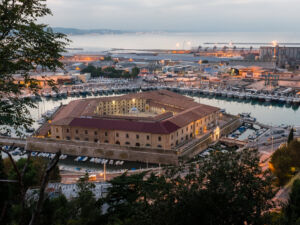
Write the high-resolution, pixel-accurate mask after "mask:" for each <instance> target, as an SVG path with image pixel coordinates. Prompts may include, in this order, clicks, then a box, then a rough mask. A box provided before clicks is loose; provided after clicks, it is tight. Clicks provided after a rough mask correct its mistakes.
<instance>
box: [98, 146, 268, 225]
mask: <svg viewBox="0 0 300 225" xmlns="http://www.w3.org/2000/svg"><path fill="white" fill-rule="evenodd" d="M258 163H259V158H258V155H257V152H256V151H249V150H246V151H244V152H231V153H216V154H214V155H212V156H211V157H209V158H206V159H205V160H204V161H203V162H201V163H199V164H197V165H191V166H188V167H186V166H185V167H183V168H180V169H178V170H177V169H174V170H170V171H168V172H167V173H166V174H164V175H161V176H154V175H153V174H151V175H150V176H149V175H147V174H146V173H141V174H138V175H132V176H129V177H128V176H126V175H123V176H121V177H118V178H116V179H114V180H113V181H111V184H112V187H111V189H110V191H109V194H108V196H107V198H106V200H105V202H107V203H108V205H109V208H108V212H107V214H106V215H104V216H105V218H106V219H105V221H107V224H245V223H246V222H247V224H263V222H264V218H263V217H262V215H263V214H264V212H266V211H267V210H268V209H269V208H270V207H271V206H272V201H271V199H272V197H273V196H274V192H273V189H272V185H271V179H272V176H271V175H270V174H263V173H262V171H261V169H260V167H259V165H258ZM262 174H263V175H262Z"/></svg>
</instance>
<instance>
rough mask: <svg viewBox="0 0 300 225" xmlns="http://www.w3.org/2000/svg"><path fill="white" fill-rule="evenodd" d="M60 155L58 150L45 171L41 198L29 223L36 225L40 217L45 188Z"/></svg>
mask: <svg viewBox="0 0 300 225" xmlns="http://www.w3.org/2000/svg"><path fill="white" fill-rule="evenodd" d="M60 155H61V151H58V152H57V153H56V155H55V157H54V158H53V159H52V160H51V161H50V162H49V163H48V165H47V169H46V171H45V173H44V176H43V180H42V184H41V188H40V194H39V200H38V202H37V204H36V207H35V210H34V212H33V214H32V217H31V220H30V223H29V225H34V224H35V223H36V221H37V220H38V217H39V215H40V212H41V210H42V206H43V203H44V197H45V189H46V187H47V185H48V181H49V177H50V173H51V171H52V170H53V169H54V168H55V166H56V165H57V163H58V161H59V157H60Z"/></svg>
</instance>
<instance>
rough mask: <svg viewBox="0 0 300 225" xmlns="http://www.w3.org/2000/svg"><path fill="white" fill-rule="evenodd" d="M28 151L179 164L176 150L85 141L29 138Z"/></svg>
mask: <svg viewBox="0 0 300 225" xmlns="http://www.w3.org/2000/svg"><path fill="white" fill-rule="evenodd" d="M26 150H30V151H37V152H49V153H55V152H57V151H58V150H61V152H62V154H67V155H73V156H88V157H99V158H107V159H116V160H128V161H140V162H148V163H160V164H174V165H177V164H178V156H177V152H176V151H174V150H162V149H150V148H135V147H125V146H118V145H110V144H97V143H89V142H84V141H64V140H52V139H42V138H28V139H27V144H26Z"/></svg>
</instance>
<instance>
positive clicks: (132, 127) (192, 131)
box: [50, 90, 221, 150]
mask: <svg viewBox="0 0 300 225" xmlns="http://www.w3.org/2000/svg"><path fill="white" fill-rule="evenodd" d="M220 116H221V113H220V110H219V108H216V107H212V106H208V105H203V104H199V103H196V102H195V101H194V100H193V99H192V98H188V97H185V96H182V95H180V94H176V93H173V92H170V91H166V90H159V91H151V92H142V93H136V94H128V95H124V96H113V97H102V98H93V99H80V100H75V101H72V102H70V103H69V104H68V105H66V106H63V107H62V108H61V109H60V110H59V112H58V113H57V114H56V115H55V117H54V118H53V120H52V121H51V123H50V127H51V131H50V138H51V139H56V140H70V141H84V142H90V143H98V144H100V143H101V144H102V143H104V144H111V145H118V146H126V147H136V148H155V149H164V150H168V149H175V148H177V147H178V146H180V145H183V144H184V143H187V142H189V141H192V140H194V139H196V138H197V137H201V136H203V135H204V134H205V133H206V132H208V131H209V130H210V131H211V130H213V129H216V128H217V126H218V120H219V117H220ZM219 135H220V134H218V132H215V133H214V137H213V139H218V138H219Z"/></svg>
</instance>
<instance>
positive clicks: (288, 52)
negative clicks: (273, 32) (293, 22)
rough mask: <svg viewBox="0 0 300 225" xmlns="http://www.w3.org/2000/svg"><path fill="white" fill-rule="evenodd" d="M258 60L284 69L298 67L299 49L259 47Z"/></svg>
mask: <svg viewBox="0 0 300 225" xmlns="http://www.w3.org/2000/svg"><path fill="white" fill-rule="evenodd" d="M260 59H261V60H264V61H274V62H276V64H277V66H280V67H285V66H286V65H288V66H293V67H297V66H299V65H300V47H285V46H278V45H277V46H275V47H266V46H263V47H260Z"/></svg>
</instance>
